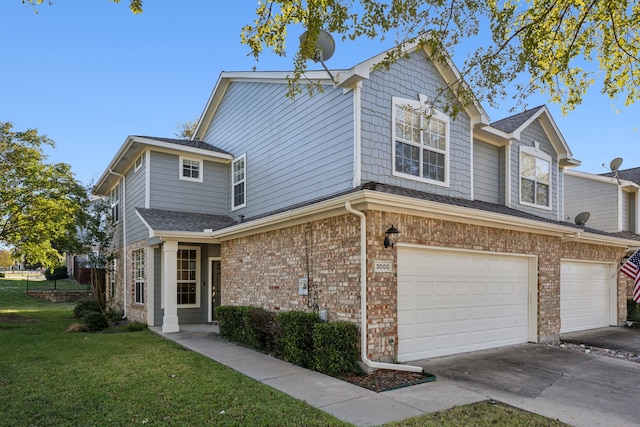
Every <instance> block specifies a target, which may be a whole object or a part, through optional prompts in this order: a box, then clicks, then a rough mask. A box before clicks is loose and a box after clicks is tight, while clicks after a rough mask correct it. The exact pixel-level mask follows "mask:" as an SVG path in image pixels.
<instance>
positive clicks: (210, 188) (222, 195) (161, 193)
mask: <svg viewBox="0 0 640 427" xmlns="http://www.w3.org/2000/svg"><path fill="white" fill-rule="evenodd" d="M187 157H189V158H194V157H193V156H189V155H187ZM179 163H180V157H179V156H178V155H176V154H169V153H161V152H156V151H152V152H151V179H150V181H151V183H150V186H151V188H150V200H149V207H150V208H157V209H168V210H179V211H183V212H199V213H209V214H218V215H224V214H226V213H227V205H228V202H227V200H228V182H229V166H228V165H225V164H220V163H214V162H210V161H207V160H205V161H204V163H203V169H204V170H203V181H202V182H192V181H185V180H181V179H180V178H179V175H178V173H179Z"/></svg>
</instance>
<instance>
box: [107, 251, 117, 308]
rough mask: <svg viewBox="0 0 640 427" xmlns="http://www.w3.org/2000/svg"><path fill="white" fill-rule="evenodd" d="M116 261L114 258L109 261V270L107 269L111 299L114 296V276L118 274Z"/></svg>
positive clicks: (115, 283)
mask: <svg viewBox="0 0 640 427" xmlns="http://www.w3.org/2000/svg"><path fill="white" fill-rule="evenodd" d="M116 261H117V260H116V259H114V260H113V261H112V262H111V271H109V295H110V296H111V298H112V299H113V298H115V296H116V285H117V282H116V277H117V275H118V265H117V262H116Z"/></svg>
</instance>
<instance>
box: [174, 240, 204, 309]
mask: <svg viewBox="0 0 640 427" xmlns="http://www.w3.org/2000/svg"><path fill="white" fill-rule="evenodd" d="M176 270H177V278H178V283H177V285H178V290H177V291H178V305H182V306H185V305H188V306H189V305H190V306H193V307H198V306H199V304H200V301H199V299H200V292H199V291H200V287H199V286H198V283H199V281H200V250H199V248H196V247H179V248H178V265H177V269H176Z"/></svg>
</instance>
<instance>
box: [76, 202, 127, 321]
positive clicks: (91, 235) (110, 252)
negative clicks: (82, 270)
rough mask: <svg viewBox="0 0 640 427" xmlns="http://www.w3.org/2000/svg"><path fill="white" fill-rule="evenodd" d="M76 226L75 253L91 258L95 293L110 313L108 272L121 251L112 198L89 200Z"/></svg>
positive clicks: (101, 305)
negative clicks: (116, 241) (116, 239)
mask: <svg viewBox="0 0 640 427" xmlns="http://www.w3.org/2000/svg"><path fill="white" fill-rule="evenodd" d="M87 191H89V190H87ZM76 229H77V233H76V236H77V238H76V240H75V243H76V246H75V247H74V253H75V254H76V255H85V256H86V257H87V258H88V260H89V268H90V269H91V289H92V291H93V296H94V298H95V299H96V301H97V302H98V306H99V307H100V309H101V310H102V312H103V313H104V314H106V311H107V307H106V283H105V272H106V271H107V269H109V268H110V267H111V266H112V265H113V262H114V260H115V259H116V258H117V252H116V251H115V249H114V247H113V244H112V243H113V238H114V236H115V227H114V224H113V220H112V218H111V205H110V203H109V201H108V200H106V199H103V198H92V199H91V200H90V201H89V202H88V203H86V204H85V206H84V209H82V211H81V212H79V214H78V216H77V220H76Z"/></svg>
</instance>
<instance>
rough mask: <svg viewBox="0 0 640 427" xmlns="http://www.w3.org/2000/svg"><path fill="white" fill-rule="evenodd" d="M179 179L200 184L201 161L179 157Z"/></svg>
mask: <svg viewBox="0 0 640 427" xmlns="http://www.w3.org/2000/svg"><path fill="white" fill-rule="evenodd" d="M180 179H183V180H186V181H195V182H202V160H196V159H187V158H185V157H182V156H180Z"/></svg>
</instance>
